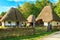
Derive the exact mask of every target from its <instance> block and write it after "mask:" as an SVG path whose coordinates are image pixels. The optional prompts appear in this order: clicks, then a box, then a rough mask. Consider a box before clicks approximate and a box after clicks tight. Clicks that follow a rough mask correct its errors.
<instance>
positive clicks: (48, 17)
mask: <svg viewBox="0 0 60 40" xmlns="http://www.w3.org/2000/svg"><path fill="white" fill-rule="evenodd" d="M40 19H42V20H43V21H45V22H50V21H60V18H59V17H58V15H57V14H56V13H55V12H54V10H53V9H52V7H51V6H50V5H49V6H45V7H44V8H43V9H42V11H41V13H40V14H39V15H38V17H37V18H36V21H38V20H40Z"/></svg>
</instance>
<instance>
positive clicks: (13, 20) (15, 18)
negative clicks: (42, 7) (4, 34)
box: [0, 7, 25, 27]
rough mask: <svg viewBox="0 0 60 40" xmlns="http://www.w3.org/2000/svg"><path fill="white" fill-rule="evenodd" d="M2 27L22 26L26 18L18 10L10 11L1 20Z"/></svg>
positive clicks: (12, 9)
mask: <svg viewBox="0 0 60 40" xmlns="http://www.w3.org/2000/svg"><path fill="white" fill-rule="evenodd" d="M0 22H1V24H2V25H1V26H10V27H11V26H15V27H16V26H17V27H18V26H21V25H22V23H23V22H25V18H24V17H23V15H22V14H21V12H19V11H18V10H17V9H16V8H13V7H12V8H10V10H9V11H8V12H7V13H6V14H5V15H4V16H3V17H2V18H1V19H0Z"/></svg>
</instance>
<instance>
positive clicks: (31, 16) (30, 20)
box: [27, 15, 35, 22]
mask: <svg viewBox="0 0 60 40" xmlns="http://www.w3.org/2000/svg"><path fill="white" fill-rule="evenodd" d="M34 21H35V16H34V15H30V16H29V17H28V18H27V22H34Z"/></svg>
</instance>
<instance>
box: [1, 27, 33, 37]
mask: <svg viewBox="0 0 60 40" xmlns="http://www.w3.org/2000/svg"><path fill="white" fill-rule="evenodd" d="M33 34H34V28H7V29H0V37H7V36H11V37H12V36H25V35H33Z"/></svg>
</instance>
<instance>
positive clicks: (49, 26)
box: [47, 22, 52, 31]
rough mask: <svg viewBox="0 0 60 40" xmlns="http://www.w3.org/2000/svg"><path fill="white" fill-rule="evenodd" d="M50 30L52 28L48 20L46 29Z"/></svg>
mask: <svg viewBox="0 0 60 40" xmlns="http://www.w3.org/2000/svg"><path fill="white" fill-rule="evenodd" d="M51 30H52V27H51V24H50V22H48V26H47V31H51Z"/></svg>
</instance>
